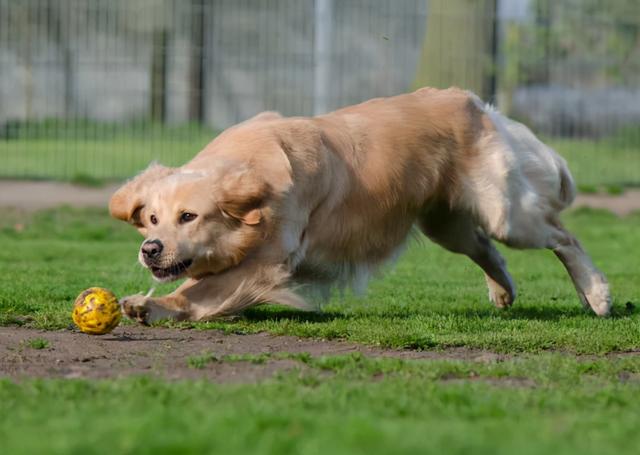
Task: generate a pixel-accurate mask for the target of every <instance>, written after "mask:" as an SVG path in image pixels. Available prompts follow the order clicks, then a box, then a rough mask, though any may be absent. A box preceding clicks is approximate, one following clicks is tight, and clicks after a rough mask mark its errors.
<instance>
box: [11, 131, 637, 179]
mask: <svg viewBox="0 0 640 455" xmlns="http://www.w3.org/2000/svg"><path fill="white" fill-rule="evenodd" d="M639 131H640V129H638V128H637V127H632V128H628V129H625V130H621V131H620V132H619V133H618V134H616V135H613V136H611V137H607V138H603V139H600V140H597V141H594V140H588V139H565V138H548V139H546V141H547V142H548V143H549V145H551V146H552V147H554V148H555V149H556V150H558V151H559V152H560V153H561V154H562V155H563V156H565V158H567V160H568V161H569V165H570V168H571V170H572V173H573V175H574V177H575V179H576V182H577V184H578V186H579V188H581V189H585V190H599V189H602V188H605V189H607V188H616V187H617V188H621V187H624V186H627V185H633V186H638V185H640V133H639ZM215 135H216V132H215V131H213V130H211V129H208V128H206V127H201V126H197V125H177V126H163V125H161V124H154V123H148V122H140V121H138V122H132V123H129V124H109V123H94V122H90V121H82V120H77V121H69V122H67V121H63V120H59V121H56V120H47V121H42V122H32V123H16V124H10V125H7V126H5V128H4V129H3V130H0V177H9V178H48V179H58V180H68V181H75V182H80V183H83V184H89V185H95V184H97V183H99V182H102V181H104V180H109V179H123V178H127V177H130V176H131V175H133V174H135V173H137V172H139V171H140V170H141V169H144V168H145V167H147V165H148V164H149V162H150V161H153V160H156V161H159V162H161V163H163V164H166V165H180V164H183V163H185V162H186V161H188V160H189V159H191V158H192V157H193V156H194V155H195V154H196V153H197V152H198V151H200V150H201V149H202V147H203V146H204V145H205V144H207V143H208V142H209V141H211V140H212V139H213V138H214V137H215Z"/></svg>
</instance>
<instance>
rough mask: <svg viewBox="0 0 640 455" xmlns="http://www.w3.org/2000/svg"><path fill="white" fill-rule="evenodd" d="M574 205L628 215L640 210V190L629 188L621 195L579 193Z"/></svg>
mask: <svg viewBox="0 0 640 455" xmlns="http://www.w3.org/2000/svg"><path fill="white" fill-rule="evenodd" d="M573 207H574V208H577V207H589V208H594V209H605V210H609V211H611V212H613V213H615V214H616V215H618V216H627V215H629V214H630V213H632V212H635V211H638V210H640V190H628V191H625V192H624V193H623V194H620V195H612V194H579V195H578V196H577V197H576V200H575V202H574V203H573Z"/></svg>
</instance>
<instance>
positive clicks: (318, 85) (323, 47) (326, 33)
mask: <svg viewBox="0 0 640 455" xmlns="http://www.w3.org/2000/svg"><path fill="white" fill-rule="evenodd" d="M332 13H333V0H315V15H314V25H315V34H314V49H313V51H314V52H313V60H314V87H313V88H314V90H313V113H314V115H319V114H324V113H326V112H327V111H328V110H329V87H330V80H331V38H332V33H333V23H332V20H333V19H332Z"/></svg>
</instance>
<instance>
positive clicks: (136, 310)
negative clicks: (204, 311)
mask: <svg viewBox="0 0 640 455" xmlns="http://www.w3.org/2000/svg"><path fill="white" fill-rule="evenodd" d="M191 281H193V280H188V281H187V282H186V283H185V284H187V283H189V282H191ZM189 284H193V283H189ZM183 286H184V284H183V285H182V286H181V287H183ZM174 294H175V293H174ZM120 305H121V307H122V312H123V313H124V314H125V315H126V316H127V317H129V318H130V319H133V320H134V321H138V322H139V323H141V324H144V325H148V324H151V323H153V322H156V321H159V320H161V319H173V320H176V321H184V320H189V319H191V314H190V306H191V305H190V303H189V302H188V301H187V300H186V299H185V298H184V297H182V296H181V295H179V294H178V295H173V294H171V295H166V296H163V297H148V296H145V295H142V294H135V295H130V296H128V297H124V298H123V299H121V300H120Z"/></svg>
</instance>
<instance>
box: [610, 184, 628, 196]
mask: <svg viewBox="0 0 640 455" xmlns="http://www.w3.org/2000/svg"><path fill="white" fill-rule="evenodd" d="M606 190H607V193H608V194H611V195H613V196H618V195H620V194H622V193H624V187H623V186H622V185H607V187H606Z"/></svg>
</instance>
